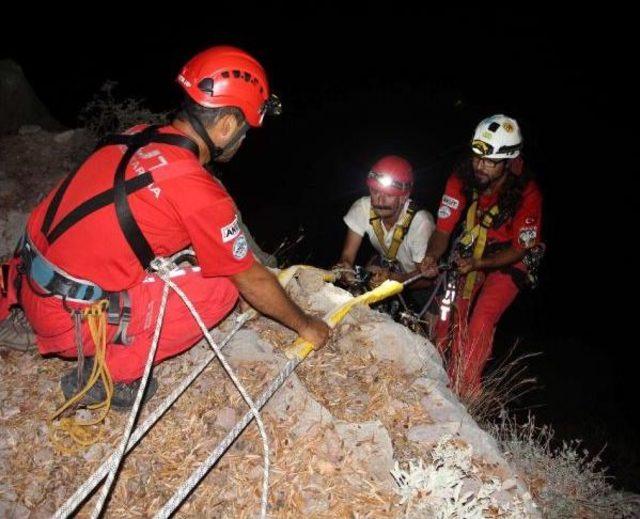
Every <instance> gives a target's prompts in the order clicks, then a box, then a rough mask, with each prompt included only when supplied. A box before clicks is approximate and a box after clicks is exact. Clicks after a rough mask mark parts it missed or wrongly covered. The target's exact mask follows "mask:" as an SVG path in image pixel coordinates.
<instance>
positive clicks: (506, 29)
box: [0, 3, 640, 491]
mask: <svg viewBox="0 0 640 519" xmlns="http://www.w3.org/2000/svg"><path fill="white" fill-rule="evenodd" d="M212 5H213V4H212ZM269 5H270V6H271V9H269V10H266V9H263V10H261V11H260V12H259V13H253V17H252V19H251V20H250V21H248V20H247V19H246V16H247V14H248V13H250V12H251V9H250V8H249V6H247V8H246V9H245V12H244V13H243V14H242V15H240V14H238V13H234V14H225V15H222V14H220V13H216V12H213V13H211V14H208V13H200V12H198V13H195V12H193V8H192V11H190V12H189V14H187V13H186V12H184V11H181V12H178V11H177V10H176V12H175V13H174V14H171V13H166V11H167V10H168V8H163V10H165V13H163V14H161V15H158V16H156V17H154V18H153V19H149V17H148V13H135V14H127V13H126V12H125V11H123V12H118V13H117V14H116V15H112V16H109V17H108V18H104V17H102V18H101V19H100V21H98V20H99V17H98V15H95V17H94V18H92V19H91V20H89V19H87V20H86V21H85V22H84V23H82V24H76V25H74V24H71V23H65V24H48V25H47V26H46V27H44V25H43V26H35V25H29V27H28V29H27V30H25V31H22V33H21V35H20V36H17V37H15V38H13V39H11V40H7V44H8V45H7V47H6V51H5V52H0V58H1V57H4V56H9V57H12V58H14V59H15V60H16V61H18V62H19V63H20V64H21V65H22V66H23V69H24V71H25V73H26V75H27V77H28V79H29V80H30V81H31V82H32V84H33V86H34V88H35V89H36V91H37V93H38V95H39V96H40V97H41V99H42V100H43V101H44V102H45V104H46V105H47V106H48V107H49V108H50V110H51V111H52V113H53V114H54V115H55V116H56V117H57V118H58V119H59V120H61V121H62V122H64V123H65V124H67V125H69V126H72V125H73V124H74V123H75V117H76V115H77V113H78V111H79V109H80V108H81V107H82V106H83V105H84V104H86V102H87V101H88V99H89V98H90V97H91V95H92V94H93V93H94V92H96V91H97V90H98V88H99V87H100V85H101V84H102V83H103V82H104V81H106V80H107V79H110V80H115V81H118V82H119V84H120V87H119V89H118V90H117V91H116V94H118V95H120V96H123V97H125V96H135V97H143V98H145V99H146V100H147V102H148V104H149V105H150V106H151V107H152V108H154V109H170V108H171V107H172V106H173V105H174V104H175V103H176V102H177V100H178V98H179V90H178V88H177V86H175V84H174V77H175V75H176V73H177V71H178V69H179V68H180V66H181V65H182V64H183V62H184V61H185V60H187V59H188V58H189V57H190V56H191V55H192V54H194V53H195V52H197V51H199V50H201V49H203V48H205V47H207V46H209V45H214V44H222V43H226V44H234V45H238V46H240V47H243V48H245V49H246V50H248V51H250V52H251V53H253V54H254V55H255V56H256V57H258V58H259V59H260V61H262V63H263V65H264V66H265V68H266V69H267V71H268V73H269V75H270V78H271V84H272V88H273V90H274V91H276V92H277V93H278V94H279V95H280V97H281V98H282V100H283V103H284V105H285V113H284V115H283V116H282V117H281V118H279V120H275V121H269V122H268V124H267V125H266V127H265V128H264V129H262V130H259V131H254V132H250V134H249V138H248V139H247V141H246V143H245V145H244V148H243V149H242V150H241V152H240V153H239V155H238V156H237V157H236V159H235V160H234V162H233V163H231V164H229V165H227V166H224V167H223V170H222V173H221V178H222V179H223V181H224V182H225V184H226V185H227V187H228V189H229V191H230V192H231V194H232V195H233V196H234V198H236V200H237V202H238V205H239V207H240V209H241V210H242V211H243V214H244V217H245V220H246V221H247V222H248V224H249V225H250V227H251V228H252V230H253V232H254V233H255V235H256V238H257V239H258V241H259V243H261V244H264V245H265V247H266V248H267V249H268V248H273V247H275V246H276V245H277V244H278V243H279V241H280V240H281V239H282V237H284V236H285V235H286V234H291V233H293V232H294V231H295V230H296V229H297V228H298V226H299V225H303V226H304V228H305V229H306V231H307V240H306V241H307V244H306V246H305V247H306V248H305V249H304V250H303V251H301V255H302V257H304V254H305V252H308V253H310V254H312V256H311V261H313V262H314V263H316V264H319V265H323V266H328V265H330V264H331V263H332V262H333V261H335V259H336V258H337V256H338V254H339V249H340V246H341V241H342V239H343V233H344V228H343V224H342V223H341V217H342V215H343V214H344V212H345V211H346V210H347V208H348V207H349V205H350V203H351V202H352V201H353V200H354V199H355V197H357V196H360V195H361V194H364V193H365V191H366V190H365V187H364V182H363V179H364V174H365V172H366V171H367V170H368V168H369V166H370V165H371V164H372V163H373V161H374V160H375V159H376V158H377V157H378V156H380V155H382V154H385V153H389V152H393V153H399V154H404V155H406V156H407V157H408V158H409V160H411V161H412V163H413V164H414V166H415V167H416V169H417V171H418V174H419V179H418V182H417V190H416V198H417V199H418V200H420V201H421V202H422V203H423V204H424V205H425V206H426V207H427V208H428V209H430V210H431V211H432V212H433V213H435V210H436V209H437V206H436V204H437V200H438V198H439V196H440V194H441V189H442V187H443V184H444V181H445V179H446V176H447V174H448V172H449V170H450V167H451V163H452V161H453V160H454V159H455V158H456V156H457V153H458V152H459V151H460V150H462V149H464V146H465V144H466V143H467V142H468V139H469V138H470V134H471V132H472V130H473V127H474V125H475V124H476V123H477V122H478V121H479V120H480V119H481V118H483V117H485V116H486V115H489V114H491V113H496V112H504V113H507V114H510V115H512V116H514V117H516V118H517V119H518V120H519V121H520V122H521V124H522V126H523V131H524V135H525V139H526V145H525V157H526V159H527V161H528V162H529V164H530V165H531V166H532V167H533V168H534V169H535V171H536V172H537V174H538V179H539V182H540V184H541V186H542V189H543V192H544V195H545V233H544V235H545V239H546V241H547V243H548V246H549V252H548V256H547V258H546V263H545V265H544V268H543V277H542V287H541V288H540V289H539V290H538V291H536V292H535V293H533V294H526V295H525V296H524V297H522V296H521V297H520V299H519V300H518V301H517V302H516V304H515V305H514V306H513V308H512V309H510V310H509V312H508V313H507V314H506V315H505V317H504V319H503V323H502V325H501V329H500V333H499V334H498V337H497V345H496V352H497V353H498V354H501V353H503V352H504V351H505V350H506V349H507V347H508V345H510V344H512V343H513V342H514V341H515V340H516V339H517V338H520V339H521V341H522V342H521V345H520V348H521V351H543V352H544V354H543V356H542V357H540V358H538V359H536V360H534V361H532V365H531V371H532V372H533V373H534V374H536V375H538V377H539V379H540V385H541V386H542V388H541V389H540V390H539V391H538V392H536V393H535V394H534V395H533V396H531V397H530V399H529V400H528V401H527V402H523V405H541V406H542V407H540V408H538V409H536V410H535V412H536V414H537V415H538V416H539V417H540V418H541V419H542V420H543V421H550V422H552V423H554V424H555V425H556V428H557V429H558V432H559V435H561V436H565V437H567V438H569V437H582V438H585V441H586V442H587V445H588V446H589V447H590V448H592V449H593V450H598V449H599V448H600V447H601V446H602V445H603V444H605V443H608V445H609V447H608V448H607V450H606V451H605V455H604V457H605V459H606V461H607V462H608V463H609V464H610V465H611V466H612V470H613V473H614V474H615V475H616V476H617V477H618V479H619V480H620V482H621V484H624V485H625V486H626V487H627V488H630V489H631V488H634V489H635V490H636V491H638V490H640V487H639V486H638V481H640V468H639V463H638V445H637V431H635V430H633V429H632V428H631V423H632V418H631V409H632V406H633V407H636V405H635V402H634V398H635V395H636V394H637V391H636V390H635V385H634V384H633V382H635V380H634V379H635V378H636V377H635V376H634V375H635V373H636V368H635V366H634V361H635V357H636V356H635V352H634V349H635V344H636V343H637V340H634V341H631V340H630V339H629V338H628V336H629V330H630V328H631V326H630V325H629V324H628V323H630V322H631V321H630V318H631V311H629V310H628V309H627V310H625V307H624V306H623V301H624V300H627V299H628V296H627V294H631V295H633V293H634V291H635V290H633V288H634V284H635V285H637V283H634V282H633V281H632V280H629V279H627V278H632V277H633V275H629V274H628V273H627V272H626V271H627V269H625V270H624V271H623V270H622V269H623V267H624V266H626V263H627V261H625V260H626V258H627V257H628V250H629V248H630V247H631V246H632V244H629V239H628V238H629V234H631V232H630V230H629V229H627V227H628V226H629V224H627V223H626V222H631V221H632V215H631V206H630V204H629V203H628V202H627V199H628V197H629V191H630V189H629V188H630V187H631V184H630V183H629V184H628V185H627V183H626V182H625V181H628V179H627V178H625V176H628V175H629V173H628V171H629V169H630V167H634V168H635V169H636V170H637V166H635V165H633V163H631V162H630V161H629V160H626V163H625V160H623V159H622V156H625V157H630V156H632V154H631V153H629V152H628V151H627V150H628V149H627V148H624V145H623V142H622V139H624V138H625V135H631V134H629V133H628V130H627V129H626V126H625V124H624V123H622V122H621V121H622V119H623V118H625V119H626V120H627V123H626V125H627V126H630V125H631V124H632V123H631V116H632V114H634V113H637V112H638V110H637V104H638V103H637V100H636V99H635V98H634V95H633V94H637V92H638V90H637V89H636V88H634V85H632V83H631V82H630V76H631V73H630V68H632V65H631V63H636V64H637V62H638V57H637V48H638V45H637V42H636V43H634V45H633V46H632V34H633V33H632V31H631V29H630V27H628V25H629V24H627V23H626V22H625V19H627V18H628V17H629V16H630V15H629V13H615V12H611V13H608V14H607V15H603V13H594V14H585V13H573V14H571V15H564V14H559V13H557V12H555V11H554V12H551V11H550V10H549V9H547V10H543V9H541V8H538V9H537V10H533V9H532V10H529V11H528V12H523V13H517V12H515V11H512V10H506V11H501V10H500V9H499V8H498V7H496V6H493V5H492V6H490V7H491V8H492V9H491V10H489V6H487V7H486V8H485V9H481V8H475V9H473V10H469V11H463V10H460V11H438V12H436V11H434V10H408V9H407V10H405V11H403V12H393V13H387V12H382V11H379V10H378V9H377V8H374V7H373V4H370V5H369V6H368V7H366V8H363V9H362V11H363V12H362V13H361V14H360V16H355V15H351V16H346V15H345V14H344V13H343V12H342V9H343V7H342V4H335V5H334V6H332V7H329V8H324V9H320V8H317V9H315V10H314V11H313V12H306V11H305V12H304V13H302V12H292V11H291V10H289V9H287V8H285V7H284V6H283V5H282V4H277V3H273V4H269ZM202 7H203V6H199V9H202ZM161 16H163V17H164V18H162V17H161ZM41 17H42V18H43V19H44V18H46V15H42V13H41ZM190 18H197V19H198V20H200V21H199V22H196V23H194V22H192V21H190ZM169 19H170V20H171V22H168V21H167V20H169ZM205 20H206V21H205ZM209 20H211V21H209ZM80 25H81V28H79V27H80ZM26 26H27V24H25V27H26ZM172 27H173V28H172ZM632 58H633V59H632ZM634 75H635V74H634ZM636 133H637V132H636ZM629 149H632V148H629ZM623 150H624V151H623ZM634 162H635V161H634ZM623 258H625V259H624V260H623ZM627 308H628V307H627Z"/></svg>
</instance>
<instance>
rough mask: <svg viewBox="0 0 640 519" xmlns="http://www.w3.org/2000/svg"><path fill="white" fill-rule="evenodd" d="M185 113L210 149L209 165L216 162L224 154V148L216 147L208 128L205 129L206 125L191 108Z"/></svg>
mask: <svg viewBox="0 0 640 519" xmlns="http://www.w3.org/2000/svg"><path fill="white" fill-rule="evenodd" d="M185 112H186V115H187V119H189V124H190V125H191V127H192V128H193V129H194V131H195V132H196V133H197V134H198V136H199V137H200V138H201V139H202V140H203V141H204V143H205V145H206V146H207V148H208V149H209V160H208V161H207V164H208V163H209V162H212V161H214V160H215V159H217V158H218V157H219V156H220V155H222V154H223V153H224V148H220V147H219V146H216V145H215V143H214V142H213V141H212V140H211V137H210V136H209V132H207V130H206V128H205V127H204V124H202V121H201V120H200V118H199V117H198V116H197V115H196V114H195V113H193V111H192V110H191V108H189V107H187V109H186V110H185Z"/></svg>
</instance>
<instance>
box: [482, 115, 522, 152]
mask: <svg viewBox="0 0 640 519" xmlns="http://www.w3.org/2000/svg"><path fill="white" fill-rule="evenodd" d="M521 148H522V134H521V133H520V126H518V122H517V121H516V120H515V119H512V118H511V117H507V116H506V115H502V114H497V115H492V116H491V117H487V118H486V119H483V120H482V121H481V122H480V124H479V125H478V126H477V127H476V131H475V132H474V133H473V140H472V141H471V149H472V150H473V153H474V155H478V156H480V157H483V158H486V159H515V158H516V157H517V156H518V155H520V149H521Z"/></svg>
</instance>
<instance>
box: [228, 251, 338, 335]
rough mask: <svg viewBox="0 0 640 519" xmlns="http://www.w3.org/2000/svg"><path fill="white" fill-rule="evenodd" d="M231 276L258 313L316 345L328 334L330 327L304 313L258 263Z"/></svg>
mask: <svg viewBox="0 0 640 519" xmlns="http://www.w3.org/2000/svg"><path fill="white" fill-rule="evenodd" d="M231 280H232V281H233V283H234V284H235V286H236V287H237V288H238V291H239V292H240V294H242V297H243V298H245V299H246V300H247V301H248V302H249V304H250V305H251V306H253V307H254V308H255V309H256V310H258V311H259V312H260V313H262V314H264V315H267V316H269V317H271V318H273V319H275V320H276V321H278V322H280V323H282V324H284V325H285V326H287V327H288V328H291V329H292V330H295V331H296V332H298V335H300V336H301V337H302V338H303V339H306V340H308V341H310V342H311V343H312V344H314V345H315V346H316V347H317V348H319V347H321V346H322V345H324V343H325V342H326V341H327V338H328V337H329V333H330V329H329V327H328V326H327V325H326V324H325V323H324V322H323V321H321V320H320V319H317V318H316V317H313V316H311V315H308V314H306V313H305V312H304V311H303V310H302V309H301V308H300V307H299V306H298V305H296V304H295V303H294V302H293V301H292V300H291V298H290V297H289V296H288V295H287V293H286V292H285V291H284V289H283V288H282V287H281V286H280V283H278V280H277V278H276V277H275V276H274V275H273V274H272V273H271V272H269V271H268V270H267V269H266V268H265V267H263V266H262V265H261V264H260V263H258V262H255V263H254V264H253V265H252V266H251V267H249V268H248V269H247V270H245V271H243V272H240V273H238V274H234V275H233V276H231Z"/></svg>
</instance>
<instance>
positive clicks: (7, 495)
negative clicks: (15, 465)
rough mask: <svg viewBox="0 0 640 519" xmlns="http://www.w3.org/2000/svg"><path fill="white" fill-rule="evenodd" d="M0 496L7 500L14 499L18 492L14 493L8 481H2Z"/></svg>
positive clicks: (16, 497)
mask: <svg viewBox="0 0 640 519" xmlns="http://www.w3.org/2000/svg"><path fill="white" fill-rule="evenodd" d="M0 497H1V498H2V499H5V500H7V501H15V500H16V499H18V494H16V492H15V490H14V489H13V487H12V486H11V485H9V484H8V483H2V484H1V485H0Z"/></svg>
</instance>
